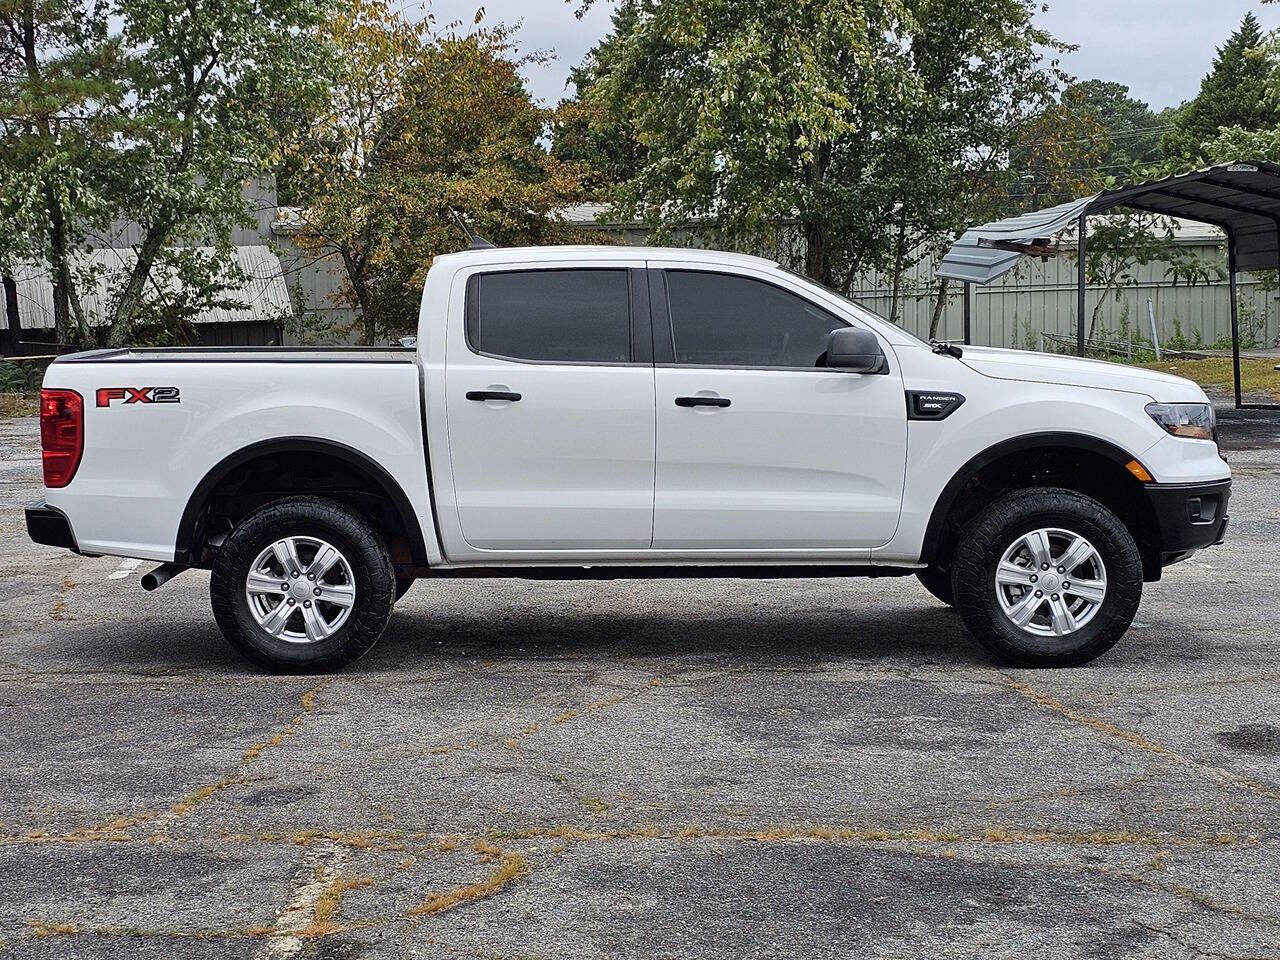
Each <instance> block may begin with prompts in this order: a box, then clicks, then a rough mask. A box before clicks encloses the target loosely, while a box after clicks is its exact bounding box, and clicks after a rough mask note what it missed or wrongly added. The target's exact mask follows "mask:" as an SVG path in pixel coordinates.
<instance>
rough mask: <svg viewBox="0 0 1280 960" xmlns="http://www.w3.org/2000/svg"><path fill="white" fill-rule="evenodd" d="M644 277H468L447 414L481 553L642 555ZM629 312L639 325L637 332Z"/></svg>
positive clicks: (463, 518) (648, 405)
mask: <svg viewBox="0 0 1280 960" xmlns="http://www.w3.org/2000/svg"><path fill="white" fill-rule="evenodd" d="M637 278H638V282H639V284H641V285H643V283H644V271H643V270H631V269H626V268H623V269H614V268H609V269H577V268H575V269H567V268H565V269H559V268H551V269H547V268H538V269H519V270H501V271H490V272H481V273H476V274H473V275H472V276H471V277H469V278H468V281H467V291H466V320H465V330H461V329H458V325H455V326H453V327H451V328H450V331H449V335H448V344H447V347H446V353H447V364H446V369H445V395H446V398H445V407H446V415H447V420H448V429H449V455H450V462H451V466H452V469H453V484H454V492H455V498H456V502H457V510H458V521H459V524H460V525H461V528H462V534H463V537H464V538H465V540H466V541H467V543H469V544H470V545H471V546H472V547H475V548H477V549H481V550H496V551H524V550H573V549H591V550H604V549H637V548H639V549H643V548H647V547H648V546H649V545H650V542H651V540H652V536H653V464H654V409H653V366H652V363H651V361H650V352H651V349H652V347H651V340H650V334H649V325H648V302H647V298H646V297H644V296H642V295H639V294H633V287H635V286H636V284H635V283H633V279H637ZM633 314H634V315H635V323H634V324H633V322H632V320H633Z"/></svg>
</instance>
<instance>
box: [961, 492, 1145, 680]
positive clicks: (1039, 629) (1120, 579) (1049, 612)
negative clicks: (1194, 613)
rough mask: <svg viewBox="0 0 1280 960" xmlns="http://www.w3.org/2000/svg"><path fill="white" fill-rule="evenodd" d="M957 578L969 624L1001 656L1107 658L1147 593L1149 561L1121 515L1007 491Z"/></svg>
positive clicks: (1024, 660)
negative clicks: (1144, 572)
mask: <svg viewBox="0 0 1280 960" xmlns="http://www.w3.org/2000/svg"><path fill="white" fill-rule="evenodd" d="M951 576H952V580H951V583H952V589H953V591H954V594H955V599H956V609H957V611H958V612H959V613H960V617H961V619H962V620H963V621H964V623H965V626H966V627H968V628H969V630H970V632H971V633H973V635H974V636H975V637H977V639H978V640H979V641H980V642H982V643H983V644H984V645H985V646H986V647H987V648H988V649H990V650H992V651H993V652H994V653H995V654H996V655H997V656H998V657H1000V658H1001V659H1002V660H1005V661H1008V662H1011V663H1017V664H1022V665H1026V666H1043V667H1053V666H1072V665H1075V664H1081V663H1086V662H1088V661H1090V660H1092V659H1094V658H1095V657H1097V656H1100V655H1101V654H1102V653H1104V652H1106V651H1107V650H1108V649H1110V648H1111V647H1112V646H1113V645H1114V644H1115V643H1116V641H1117V640H1119V639H1120V637H1121V636H1123V635H1124V632H1125V631H1126V630H1128V629H1129V625H1130V624H1131V623H1132V622H1133V618H1134V616H1135V614H1136V613H1137V611H1138V603H1139V601H1140V600H1141V599H1142V557H1141V555H1140V553H1139V552H1138V546H1137V544H1136V543H1135V542H1134V539H1133V536H1132V534H1130V533H1129V531H1128V529H1127V528H1126V527H1125V525H1124V524H1123V523H1122V522H1121V520H1120V518H1119V517H1117V516H1116V515H1115V514H1114V513H1112V512H1111V511H1110V510H1108V509H1107V508H1106V507H1105V506H1103V505H1102V504H1101V503H1099V502H1098V501H1096V500H1093V499H1092V498H1090V497H1086V496H1084V495H1083V494H1080V493H1076V492H1075V491H1073V490H1065V489H1059V488H1054V487H1039V488H1032V489H1027V490H1019V491H1016V492H1014V493H1010V494H1008V495H1006V496H1004V497H1001V498H1000V499H999V500H997V501H996V502H995V503H992V504H991V505H990V506H988V507H987V508H986V509H985V510H983V511H982V512H981V513H980V514H978V516H977V517H975V518H974V519H973V520H972V521H971V522H970V523H969V525H968V526H967V528H966V529H965V531H964V535H963V536H962V537H961V538H960V543H959V546H957V548H956V552H955V557H954V560H953V562H952V574H951Z"/></svg>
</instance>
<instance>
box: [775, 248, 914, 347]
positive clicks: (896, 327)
mask: <svg viewBox="0 0 1280 960" xmlns="http://www.w3.org/2000/svg"><path fill="white" fill-rule="evenodd" d="M778 269H779V270H781V271H782V272H783V273H789V274H791V276H793V277H795V278H796V279H798V280H803V281H804V282H805V283H807V284H809V285H810V286H813V287H817V288H818V289H819V290H821V291H823V292H824V293H828V294H830V295H831V296H833V297H835V298H836V299H837V300H839V301H840V302H841V303H846V304H848V305H849V306H850V307H852V308H853V310H854V312H855V313H859V314H863V313H865V314H869V315H870V316H872V317H874V318H875V319H876V320H879V321H880V322H881V323H884V324H888V325H889V326H891V327H893V329H894V330H897V331H898V332H900V333H903V334H906V335H907V336H908V337H910V338H911V339H912V340H915V341H916V342H917V343H920V344H923V345H924V346H926V347H927V346H928V345H929V344H928V343H927V342H926V341H925V340H923V339H922V338H920V337H918V336H916V335H915V334H914V333H912V332H911V331H910V330H908V329H906V328H905V327H903V326H901V325H900V324H896V323H894V322H893V321H892V320H890V319H889V318H888V317H883V316H881V315H880V314H878V313H876V312H875V311H874V310H872V309H871V308H870V307H867V306H864V305H863V304H861V303H858V301H856V300H850V299H849V298H848V297H846V296H845V295H844V294H843V293H841V292H840V291H839V290H835V289H832V288H831V287H828V286H827V285H826V284H825V283H819V282H818V281H817V280H814V279H813V278H812V277H806V276H805V275H804V274H803V273H800V272H799V271H798V270H792V269H791V268H790V267H784V266H782V265H779V266H778Z"/></svg>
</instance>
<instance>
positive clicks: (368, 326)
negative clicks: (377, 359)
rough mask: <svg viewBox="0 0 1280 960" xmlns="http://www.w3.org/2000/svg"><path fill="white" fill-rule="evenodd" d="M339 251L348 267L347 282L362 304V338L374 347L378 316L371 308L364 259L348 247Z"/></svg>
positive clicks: (357, 301)
mask: <svg viewBox="0 0 1280 960" xmlns="http://www.w3.org/2000/svg"><path fill="white" fill-rule="evenodd" d="M339 253H341V254H342V265H343V266H344V267H346V268H347V282H348V283H350V284H351V292H352V293H354V294H355V297H356V303H358V304H359V305H360V320H361V322H362V323H363V324H364V334H363V336H362V340H363V342H364V345H365V346H367V347H372V346H373V343H374V341H375V340H376V339H377V318H376V317H375V316H374V315H373V312H372V310H370V298H369V287H368V286H367V285H366V284H365V281H364V259H363V258H361V257H357V256H356V255H355V254H353V253H352V252H351V250H350V249H349V248H347V247H343V248H342V249H341V250H340V251H339Z"/></svg>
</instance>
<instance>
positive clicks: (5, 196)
mask: <svg viewBox="0 0 1280 960" xmlns="http://www.w3.org/2000/svg"><path fill="white" fill-rule="evenodd" d="M119 66H120V50H119V46H118V44H117V43H116V42H115V41H114V40H113V39H112V38H111V37H110V36H109V31H108V12H107V8H106V7H105V6H102V5H99V4H96V3H90V4H88V5H82V4H80V3H76V2H74V0H71V2H64V0H0V219H3V221H4V222H5V223H6V224H8V227H7V228H6V229H4V230H0V268H3V270H4V272H5V274H6V275H10V274H11V273H12V272H13V271H14V270H15V269H16V267H17V266H18V265H19V264H21V263H29V262H32V261H35V262H43V263H45V264H47V265H48V267H49V273H50V280H51V283H52V287H53V312H54V326H55V329H56V331H57V336H58V339H59V340H60V341H62V342H72V343H84V342H87V340H88V338H89V336H90V329H89V318H87V317H86V316H85V312H84V309H83V306H82V305H81V301H80V295H79V282H78V281H79V279H80V276H79V274H80V271H79V269H78V265H77V258H76V251H77V249H78V247H79V245H80V243H81V241H82V240H83V237H84V229H85V227H86V226H87V225H91V224H98V225H101V224H103V223H105V221H106V220H107V219H109V214H110V209H109V203H108V202H107V201H106V199H105V198H104V197H103V195H102V193H101V189H100V186H99V184H98V182H97V181H98V180H99V179H100V178H101V176H102V174H103V172H104V170H105V168H106V164H107V156H106V149H105V145H106V143H107V142H108V141H109V140H110V137H111V135H112V133H113V131H114V127H113V124H112V121H111V111H112V110H113V109H115V108H117V107H118V105H119V104H120V102H121V98H122V96H123V90H124V88H123V85H122V84H121V83H120V80H119Z"/></svg>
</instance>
